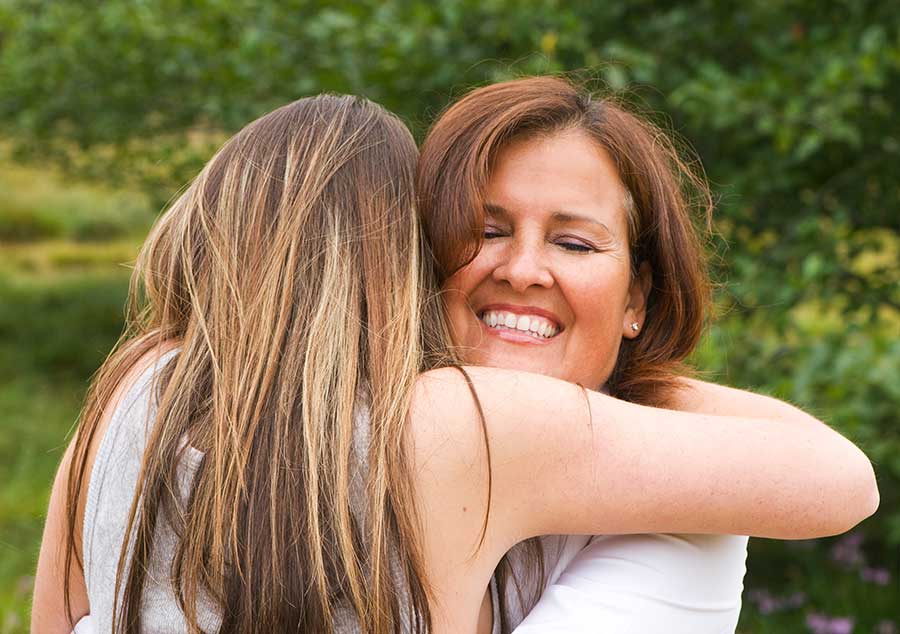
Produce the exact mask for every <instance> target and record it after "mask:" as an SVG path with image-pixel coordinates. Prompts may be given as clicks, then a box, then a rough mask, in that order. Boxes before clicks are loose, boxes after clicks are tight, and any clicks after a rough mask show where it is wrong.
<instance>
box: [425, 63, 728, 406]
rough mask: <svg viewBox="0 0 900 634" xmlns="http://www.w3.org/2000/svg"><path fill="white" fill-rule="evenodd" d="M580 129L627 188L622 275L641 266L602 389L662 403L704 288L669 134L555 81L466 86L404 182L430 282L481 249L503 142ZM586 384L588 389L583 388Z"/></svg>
mask: <svg viewBox="0 0 900 634" xmlns="http://www.w3.org/2000/svg"><path fill="white" fill-rule="evenodd" d="M571 129H575V130H580V131H583V132H584V133H585V134H587V135H588V136H589V138H591V139H593V140H594V141H595V142H596V143H597V145H598V147H599V148H601V149H603V150H604V151H606V152H607V153H608V154H609V156H610V157H611V158H612V159H613V161H614V163H615V165H616V166H617V168H618V172H619V177H620V178H621V179H622V183H623V184H624V185H625V188H626V191H627V192H628V199H627V202H626V210H625V211H626V213H627V220H628V228H629V240H630V248H631V258H632V272H633V273H636V272H637V270H638V267H639V266H640V264H641V263H643V262H647V263H649V265H650V267H651V269H652V271H653V285H652V290H651V292H650V296H649V298H648V305H647V319H646V324H645V325H644V326H643V327H642V331H641V335H640V337H637V338H636V339H631V340H628V339H626V340H623V342H622V345H621V346H620V350H619V357H618V359H617V361H616V365H615V369H614V371H613V375H612V376H611V377H610V378H609V381H608V383H607V384H606V389H607V390H608V391H609V393H610V394H611V395H613V396H616V397H618V398H622V399H625V400H628V401H632V402H635V403H641V404H645V405H657V406H664V405H665V404H666V403H667V401H668V398H669V395H670V393H671V390H672V388H673V387H675V385H676V384H677V377H678V376H680V375H682V374H685V373H686V372H688V369H687V368H686V366H685V365H684V364H683V360H684V359H685V357H687V355H688V354H690V352H691V351H692V350H693V349H694V347H695V346H696V345H697V343H698V341H699V339H700V336H701V335H702V333H703V328H704V325H705V318H706V315H707V314H708V310H709V303H710V281H709V277H708V271H707V262H706V256H705V252H704V246H703V240H702V239H701V231H700V229H701V228H705V229H706V230H708V229H709V227H710V222H711V213H712V199H711V196H710V193H709V188H708V186H707V184H706V181H705V179H704V178H703V176H702V173H700V172H699V162H697V161H694V160H693V159H690V158H683V156H684V155H685V154H686V152H685V150H684V149H680V148H678V146H676V144H675V143H674V142H673V140H672V139H671V138H670V137H669V135H667V134H665V133H664V132H663V131H662V130H660V129H659V128H657V127H655V126H654V125H652V124H651V123H649V122H648V121H646V120H644V119H643V118H642V117H640V116H637V115H635V114H632V113H631V112H629V110H628V109H627V108H626V107H625V106H624V105H623V104H622V103H620V102H619V101H617V100H616V99H614V98H613V97H611V96H607V97H601V96H597V95H593V94H592V93H591V92H590V91H588V90H586V89H584V88H582V87H580V86H579V85H578V84H576V83H574V82H572V81H569V80H567V79H565V78H563V77H555V76H548V77H529V78H524V79H517V80H511V81H506V82H501V83H497V84H492V85H489V86H484V87H482V88H478V89H475V90H473V91H471V92H470V93H468V94H467V95H465V96H464V97H463V98H461V99H460V100H459V101H457V102H456V103H454V104H453V105H452V106H450V107H449V108H448V109H447V110H446V111H445V112H444V113H443V114H442V115H441V116H440V117H439V118H438V120H437V121H436V122H435V123H434V125H433V126H432V127H431V129H430V130H429V132H428V135H427V136H426V138H425V142H424V143H423V145H422V148H421V156H420V158H419V168H418V173H417V178H416V185H417V189H418V194H419V213H420V215H421V218H422V225H423V228H424V231H425V235H426V237H427V239H428V241H429V244H430V245H431V247H432V248H433V250H434V253H435V256H436V258H437V261H438V263H439V267H440V270H439V272H438V273H439V275H440V277H441V282H443V281H444V280H446V278H447V277H449V276H450V275H452V274H453V273H454V272H455V271H456V270H458V269H459V268H460V267H462V266H464V265H465V264H466V263H468V262H470V261H471V260H472V259H473V258H474V257H475V255H476V254H477V253H478V250H479V249H480V248H481V235H482V232H483V223H484V200H483V193H482V192H483V191H484V188H485V186H486V184H487V182H488V180H489V179H490V177H491V172H492V170H493V167H494V163H495V161H496V160H497V157H498V155H499V154H500V152H501V151H502V150H503V149H504V148H505V147H507V146H508V145H509V144H510V143H512V142H514V141H520V140H522V139H525V138H528V137H531V136H538V135H552V134H554V133H558V132H561V131H564V130H571ZM588 387H593V388H595V389H596V388H597V387H599V386H588Z"/></svg>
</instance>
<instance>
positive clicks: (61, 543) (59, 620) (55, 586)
mask: <svg viewBox="0 0 900 634" xmlns="http://www.w3.org/2000/svg"><path fill="white" fill-rule="evenodd" d="M73 446H74V445H69V448H68V449H67V450H66V452H65V454H64V455H63V459H62V462H61V463H60V465H59V469H58V470H57V473H56V479H55V480H54V482H53V489H52V490H51V492H50V506H49V509H48V510H47V521H46V523H45V524H44V537H43V539H42V541H41V551H40V555H39V557H38V566H37V573H36V574H35V579H34V597H33V599H32V606H31V631H32V633H34V634H37V633H40V634H51V633H56V632H64V633H66V634H68V633H69V632H71V631H72V627H73V623H70V622H69V615H68V614H67V613H66V609H65V597H64V595H63V584H64V581H65V561H66V555H65V550H64V547H65V542H66V483H67V481H68V477H69V469H70V465H71V463H72V448H73ZM83 512H84V506H83V505H82V506H81V511H80V513H79V517H83ZM78 537H79V536H76V539H77V541H78V543H80V539H78ZM72 563H73V566H77V564H75V562H74V561H73V562H72ZM69 598H70V601H71V605H72V616H73V618H74V620H75V621H76V622H77V621H78V619H79V618H81V617H82V616H84V615H85V614H87V613H88V611H89V610H88V598H87V589H86V588H85V584H84V575H82V573H81V571H79V570H78V569H77V568H75V569H73V570H72V575H71V583H70V586H69Z"/></svg>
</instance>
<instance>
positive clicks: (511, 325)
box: [478, 310, 562, 341]
mask: <svg viewBox="0 0 900 634" xmlns="http://www.w3.org/2000/svg"><path fill="white" fill-rule="evenodd" d="M478 319H480V320H481V322H482V323H483V324H484V325H486V326H487V327H488V328H491V329H494V330H507V331H511V332H516V333H518V334H522V335H528V336H530V337H533V338H535V339H537V340H540V341H546V340H547V339H552V338H553V337H555V336H556V335H558V334H559V333H560V332H561V330H562V329H561V328H560V327H559V325H558V324H555V323H553V322H552V321H550V320H549V319H547V318H546V317H541V316H540V315H519V314H516V313H513V312H510V311H508V310H485V311H482V312H481V313H479V315H478Z"/></svg>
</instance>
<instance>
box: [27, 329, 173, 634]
mask: <svg viewBox="0 0 900 634" xmlns="http://www.w3.org/2000/svg"><path fill="white" fill-rule="evenodd" d="M175 345H176V343H175V342H168V343H166V344H165V345H163V346H162V347H160V348H159V349H158V350H157V349H154V350H151V351H149V352H148V353H147V354H145V355H144V357H142V358H141V359H140V360H139V361H138V362H137V363H135V364H134V366H133V367H132V368H131V369H130V370H129V371H128V372H127V373H126V375H125V376H124V377H123V378H122V380H121V381H120V382H119V385H118V386H117V388H116V390H115V393H114V394H113V396H112V398H111V399H110V402H109V403H107V404H106V407H105V409H104V411H103V415H102V416H101V418H100V421H99V422H98V426H97V430H96V432H95V433H94V435H93V437H92V439H91V443H90V445H89V446H88V448H87V461H86V466H85V476H86V477H85V478H84V479H83V480H82V489H81V491H80V493H79V495H78V500H77V504H76V509H75V547H76V551H77V552H76V555H77V557H78V559H82V553H81V545H82V539H81V538H82V526H83V524H84V508H85V501H86V498H87V489H88V486H89V484H90V473H91V469H92V467H93V465H94V460H95V458H96V455H97V451H98V449H99V448H100V442H101V441H102V439H103V436H104V433H105V431H106V429H107V427H108V426H109V423H110V421H111V420H112V416H113V412H114V411H115V409H116V406H117V405H118V404H119V401H120V400H121V399H122V397H123V396H124V395H125V394H126V393H127V391H128V389H129V388H130V387H131V385H133V383H134V381H135V380H136V379H137V378H138V377H139V376H140V375H141V373H142V372H143V371H144V370H145V369H146V368H147V367H148V366H149V365H151V364H152V363H153V362H155V361H156V360H157V359H158V357H159V356H160V355H162V354H164V353H165V352H167V351H168V350H170V349H172V348H173V347H174V346H175ZM74 446H75V441H74V440H73V441H72V443H71V444H70V445H69V447H68V449H67V450H66V452H65V454H64V455H63V459H62V461H61V462H60V466H59V469H58V470H57V473H56V478H55V480H54V482H53V489H52V491H51V493H50V504H49V508H48V510H47V519H46V522H45V524H44V535H43V538H42V540H41V550H40V555H39V557H38V566H37V572H36V574H35V580H34V595H33V598H32V607H31V632H32V633H33V634H37V633H40V634H56V633H57V632H59V633H64V634H70V632H72V627H73V623H71V622H70V621H69V615H68V614H67V613H66V609H65V595H64V592H63V589H64V582H65V573H64V569H65V560H66V550H65V549H66V546H67V544H66V531H67V503H68V502H67V490H66V489H67V485H68V478H69V470H70V468H71V465H72V462H73V453H74V451H73V450H74ZM72 564H73V566H76V567H75V568H74V569H73V570H72V571H71V575H70V585H69V599H70V601H71V606H72V617H73V619H74V621H75V622H76V623H77V622H78V620H79V618H81V617H83V616H85V615H86V614H88V613H89V611H90V605H89V602H88V594H87V587H86V585H85V579H84V574H83V572H82V571H81V570H79V569H78V568H77V564H76V563H75V561H74V559H73V562H72Z"/></svg>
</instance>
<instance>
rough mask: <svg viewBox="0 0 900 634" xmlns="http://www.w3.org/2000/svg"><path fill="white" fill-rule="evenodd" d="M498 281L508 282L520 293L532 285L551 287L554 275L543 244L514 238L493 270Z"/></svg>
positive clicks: (495, 279)
mask: <svg viewBox="0 0 900 634" xmlns="http://www.w3.org/2000/svg"><path fill="white" fill-rule="evenodd" d="M493 278H494V281H496V282H506V283H507V284H509V285H510V286H511V287H512V289H513V290H514V291H516V292H518V293H523V292H525V290H527V289H528V288H529V287H531V286H541V287H544V288H550V287H551V286H553V275H552V273H551V271H550V268H549V262H547V254H546V253H544V249H543V244H540V245H538V244H531V243H530V242H526V241H524V240H513V241H512V242H511V243H510V244H509V245H508V247H507V249H506V250H505V252H504V253H503V254H502V257H501V258H500V260H499V261H498V262H497V266H496V267H495V268H494V271H493Z"/></svg>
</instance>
